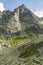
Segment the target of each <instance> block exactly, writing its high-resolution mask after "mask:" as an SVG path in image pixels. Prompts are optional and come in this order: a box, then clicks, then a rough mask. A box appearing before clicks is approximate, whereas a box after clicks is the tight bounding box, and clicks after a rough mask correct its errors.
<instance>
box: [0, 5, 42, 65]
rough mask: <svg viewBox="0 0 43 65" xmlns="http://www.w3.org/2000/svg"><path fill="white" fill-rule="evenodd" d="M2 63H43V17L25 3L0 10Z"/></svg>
mask: <svg viewBox="0 0 43 65" xmlns="http://www.w3.org/2000/svg"><path fill="white" fill-rule="evenodd" d="M0 65H43V18H39V17H37V16H36V15H35V14H34V13H33V12H32V11H31V10H29V9H28V8H27V7H26V6H25V5H24V4H23V5H21V6H19V7H17V8H16V9H15V10H14V11H13V12H11V11H9V10H6V11H3V12H0Z"/></svg>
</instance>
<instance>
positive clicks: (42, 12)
mask: <svg viewBox="0 0 43 65" xmlns="http://www.w3.org/2000/svg"><path fill="white" fill-rule="evenodd" d="M22 4H25V6H26V7H27V8H28V9H30V10H32V11H33V12H34V14H36V15H37V16H38V17H43V0H0V11H1V12H2V11H4V10H11V11H13V10H14V9H15V8H17V7H18V6H20V5H22Z"/></svg>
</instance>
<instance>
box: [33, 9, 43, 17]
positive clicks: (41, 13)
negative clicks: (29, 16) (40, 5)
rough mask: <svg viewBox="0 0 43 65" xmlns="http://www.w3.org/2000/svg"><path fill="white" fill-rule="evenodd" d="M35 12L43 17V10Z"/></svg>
mask: <svg viewBox="0 0 43 65" xmlns="http://www.w3.org/2000/svg"><path fill="white" fill-rule="evenodd" d="M34 14H36V15H37V16H38V17H40V18H41V17H43V10H40V11H35V12H34Z"/></svg>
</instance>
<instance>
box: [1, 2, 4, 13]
mask: <svg viewBox="0 0 43 65" xmlns="http://www.w3.org/2000/svg"><path fill="white" fill-rule="evenodd" d="M4 10H5V8H4V4H3V3H2V2H0V11H1V12H2V11H4Z"/></svg>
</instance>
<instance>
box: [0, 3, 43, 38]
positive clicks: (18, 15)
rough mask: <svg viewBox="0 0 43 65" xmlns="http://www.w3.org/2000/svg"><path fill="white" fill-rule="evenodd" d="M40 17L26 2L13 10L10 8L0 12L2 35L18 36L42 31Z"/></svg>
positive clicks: (0, 31)
mask: <svg viewBox="0 0 43 65" xmlns="http://www.w3.org/2000/svg"><path fill="white" fill-rule="evenodd" d="M38 19H39V18H38V17H37V16H36V15H35V14H34V13H33V12H32V11H30V10H29V9H28V8H27V7H26V6H25V5H24V4H23V5H21V6H19V7H18V8H16V9H15V10H14V11H13V12H11V11H9V10H8V11H3V12H0V35H2V36H4V37H10V38H16V37H28V36H29V35H32V34H37V33H42V31H41V29H40V26H39V25H38Z"/></svg>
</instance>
